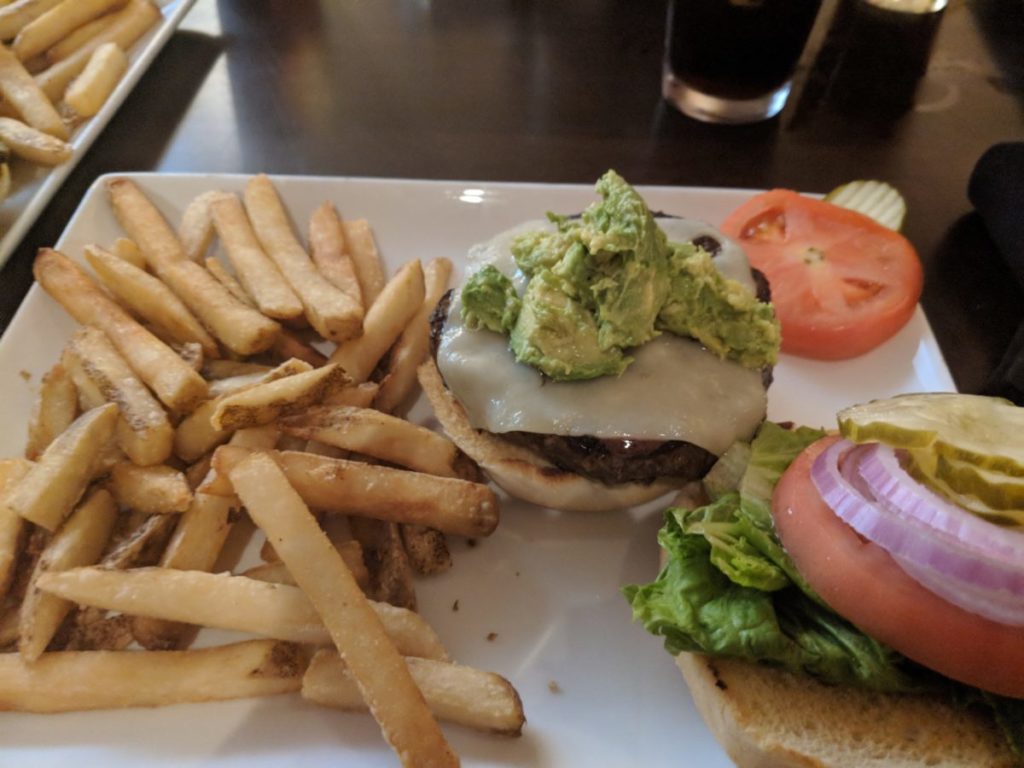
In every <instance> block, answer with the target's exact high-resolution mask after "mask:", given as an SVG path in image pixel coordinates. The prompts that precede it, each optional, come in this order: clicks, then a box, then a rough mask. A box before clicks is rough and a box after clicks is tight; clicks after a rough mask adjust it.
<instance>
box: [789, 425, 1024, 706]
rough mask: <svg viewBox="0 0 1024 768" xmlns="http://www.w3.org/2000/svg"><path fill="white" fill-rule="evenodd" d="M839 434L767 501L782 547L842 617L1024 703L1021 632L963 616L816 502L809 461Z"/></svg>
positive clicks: (922, 659)
mask: <svg viewBox="0 0 1024 768" xmlns="http://www.w3.org/2000/svg"><path fill="white" fill-rule="evenodd" d="M837 439H838V438H837V437H826V438H824V439H822V440H819V441H818V442H816V443H814V444H813V445H811V446H810V447H809V448H808V449H807V450H805V451H804V452H803V453H801V454H800V455H799V456H798V457H797V458H796V460H795V461H794V462H793V463H792V464H791V465H790V467H789V469H787V470H786V472H785V473H784V474H783V476H782V479H781V480H779V484H778V485H777V486H776V488H775V494H774V496H773V497H772V517H773V519H774V520H775V528H776V530H777V532H778V534H779V539H780V540H781V541H782V545H783V547H785V549H786V551H787V552H788V553H789V555H790V557H792V558H793V562H794V563H795V564H796V567H797V570H799V571H800V573H801V574H802V575H803V576H804V578H806V579H807V582H808V583H809V584H810V585H811V587H812V588H813V589H814V590H815V591H816V592H817V593H818V594H819V595H821V598H822V599H823V600H824V601H825V602H826V603H828V605H829V606H831V607H832V609H833V610H834V611H835V612H836V613H838V614H839V615H841V616H843V617H845V618H846V619H848V620H849V621H850V622H852V623H853V624H854V625H855V626H857V627H859V628H860V629H861V630H863V631H864V632H866V633H867V634H868V635H870V636H871V637H873V638H875V639H876V640H878V641H880V642H882V643H885V644H886V645H888V646H890V647H891V648H894V649H895V650H897V651H899V652H900V653H902V654H903V655H904V656H906V657H907V658H910V659H913V660H914V661H916V662H918V663H920V664H923V665H924V666H926V667H929V668H931V669H933V670H935V671H936V672H940V673H942V674H943V675H945V676H946V677H950V678H952V679H954V680H959V681H961V682H963V683H967V684H968V685H973V686H975V687H977V688H982V689H984V690H986V691H991V692H993V693H998V694H1002V695H1004V696H1013V697H1016V698H1024V627H1011V626H1007V625H1005V624H998V623H996V622H994V621H990V620H988V619H984V618H982V617H981V616H977V615H975V614H973V613H968V612H967V611H965V610H963V609H962V608H958V607H957V606H955V605H953V604H952V603H948V602H946V601H945V600H943V599H942V598H941V597H939V596H938V595H936V594H935V593H933V592H930V591H929V590H927V589H925V588H924V587H922V586H921V585H920V584H918V583H917V582H916V581H914V580H913V579H912V578H911V577H910V576H908V575H907V574H906V573H905V572H904V571H903V569H902V568H900V567H899V565H897V564H896V561H895V560H893V559H892V558H891V557H890V556H889V554H888V553H887V552H886V551H885V550H883V549H882V548H881V547H878V546H876V545H874V544H872V543H871V542H869V541H866V540H864V539H863V538H861V537H860V536H859V535H858V534H857V533H856V532H855V531H854V530H853V529H852V528H850V527H849V526H848V525H847V524H846V523H844V522H843V521H842V520H841V519H840V518H839V517H838V516H836V514H835V513H834V512H833V511H832V510H831V509H830V508H829V507H828V505H826V504H825V502H824V501H822V500H821V496H819V494H818V490H817V488H815V487H814V483H813V481H812V480H811V474H810V473H811V465H812V464H813V463H814V459H815V458H816V457H817V456H818V454H820V453H821V452H822V451H823V450H825V449H826V448H827V447H828V446H829V445H831V444H832V443H833V442H834V441H835V440H837Z"/></svg>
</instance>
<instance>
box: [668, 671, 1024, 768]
mask: <svg viewBox="0 0 1024 768" xmlns="http://www.w3.org/2000/svg"><path fill="white" fill-rule="evenodd" d="M676 663H677V664H678V666H679V668H680V669H681V670H682V672H683V677H684V678H685V679H686V682H687V684H688V685H689V687H690V692H691V694H692V695H693V699H694V702H695V703H696V705H697V709H698V710H699V711H700V713H701V716H702V717H703V718H704V722H705V723H706V724H707V726H708V728H709V729H710V730H711V732H712V733H713V734H714V735H715V738H717V739H718V741H719V742H720V743H721V744H722V746H723V747H724V748H725V751H726V753H727V754H728V755H729V757H730V758H732V759H733V761H735V763H736V765H737V766H739V767H740V768H793V767H795V766H800V768H808V767H810V766H814V767H815V768H819V767H820V768H825V767H827V768H840V767H841V766H868V767H872V768H874V767H877V768H883V767H884V768H911V767H913V768H922V767H923V766H945V767H946V768H968V766H971V767H972V768H1010V767H1011V766H1020V762H1019V761H1017V760H1015V759H1014V757H1013V755H1012V754H1011V753H1010V750H1009V747H1008V746H1007V744H1006V741H1005V739H1004V737H1003V736H1002V734H1001V733H999V731H998V729H997V728H996V726H995V724H994V723H993V722H992V720H991V718H990V717H988V716H987V715H986V714H985V713H983V712H979V711H974V710H964V709H959V708H956V707H954V706H952V705H951V704H948V703H946V702H944V701H942V700H940V699H937V698H935V697H930V696H923V695H920V696H919V695H912V694H883V693H874V692H871V691H865V690H861V689H856V688H848V687H840V686H826V685H824V684H822V683H819V682H817V681H815V680H812V679H811V678H806V677H798V676H796V675H793V674H790V673H788V672H785V671H783V670H780V669H774V668H770V667H766V666H764V665H760V664H752V663H750V662H745V661H738V660H735V659H709V658H708V657H706V656H698V655H694V654H689V653H684V654H680V655H679V656H678V657H677V659H676Z"/></svg>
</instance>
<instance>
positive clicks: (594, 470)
mask: <svg viewBox="0 0 1024 768" xmlns="http://www.w3.org/2000/svg"><path fill="white" fill-rule="evenodd" d="M597 192H598V194H599V195H600V197H601V199H600V200H599V201H597V202H595V203H594V204H592V205H591V206H590V207H588V208H587V209H586V210H585V211H584V212H583V213H582V214H581V215H579V216H575V217H566V216H557V215H553V214H549V217H548V220H546V221H534V222H527V223H526V224H523V225H521V226H519V227H516V228H514V229H512V230H510V231H507V232H504V233H502V234H500V235H498V236H497V237H495V238H494V239H492V240H491V241H489V242H487V243H483V244H481V245H478V246H476V247H474V248H473V249H472V250H471V251H470V254H469V259H470V263H471V269H470V274H469V276H468V278H467V280H466V282H465V284H464V285H463V286H462V287H461V288H460V289H458V290H456V291H454V292H452V293H450V294H449V295H448V296H446V297H445V299H444V300H443V301H442V302H441V304H440V305H439V307H438V310H437V312H435V315H434V322H433V339H434V358H433V361H431V362H428V363H427V364H425V366H424V367H423V369H422V370H421V372H420V378H421V383H422V384H423V387H424V391H425V392H426V394H427V395H428V397H429V399H430V400H431V403H432V405H433V407H434V410H435V413H436V414H437V416H438V419H439V421H440V422H441V425H442V427H443V428H444V429H445V431H446V432H447V433H448V434H449V436H451V437H452V439H453V440H454V441H455V442H456V443H457V444H458V445H459V447H460V448H461V449H462V450H463V451H464V452H465V453H467V454H468V455H469V456H470V457H472V458H473V459H475V460H476V461H477V463H478V464H479V465H480V466H481V467H482V468H483V469H484V470H485V471H486V472H487V473H488V474H489V475H490V477H491V478H492V479H493V480H494V481H495V482H496V483H497V484H498V485H499V486H501V487H502V488H504V489H505V490H506V491H507V492H509V493H510V494H511V495H513V496H516V497H519V498H522V499H525V500H527V501H530V502H533V503H536V504H539V505H541V506H545V507H552V508H556V509H564V510H578V511H588V510H593V511H596V510H607V509H616V508H622V507H627V506H632V505H634V504H638V503H641V502H644V501H648V500H650V499H653V498H656V497H658V496H661V495H663V494H665V493H666V492H668V491H669V490H671V489H672V488H674V487H677V486H679V485H681V484H683V483H686V482H691V481H693V480H696V479H699V478H701V477H703V475H704V474H705V473H706V472H707V471H708V470H709V469H710V467H711V466H712V465H713V464H714V463H715V461H716V460H717V457H718V456H719V455H721V453H722V452H724V451H725V449H726V448H728V446H729V445H731V444H732V443H734V442H735V441H737V440H744V439H749V438H750V437H751V436H752V435H753V433H754V431H755V430H756V429H757V427H758V425H759V424H760V423H761V422H762V421H763V420H764V418H765V412H766V401H767V398H766V394H765V392H766V388H767V386H768V384H769V382H770V380H771V367H772V365H773V364H774V363H775V360H776V356H777V354H778V349H779V340H780V334H779V326H778V322H777V320H776V318H775V315H774V311H773V309H772V306H771V304H770V301H769V298H770V297H769V292H768V286H767V282H766V281H765V280H764V278H763V276H761V275H759V274H757V273H755V272H754V271H753V270H752V269H751V267H750V265H749V262H748V261H747V259H746V255H745V254H744V252H743V250H742V249H741V248H740V247H739V246H737V245H736V244H735V243H733V242H732V241H730V240H729V239H727V238H726V237H725V236H723V235H722V234H721V233H720V232H718V231H717V230H715V229H714V228H713V227H711V226H709V225H707V224H704V223H702V222H696V221H692V220H687V219H680V218H673V217H669V216H665V215H655V214H653V213H652V212H651V211H650V210H649V209H648V207H647V205H646V204H645V202H644V200H643V199H642V197H641V196H640V195H639V194H638V193H637V192H636V190H635V189H633V188H632V187H631V186H630V185H629V184H627V183H626V182H625V180H623V179H622V177H620V176H619V175H618V174H616V173H615V172H614V171H609V172H608V173H606V174H605V175H604V176H603V177H602V178H601V179H600V180H599V181H598V183H597Z"/></svg>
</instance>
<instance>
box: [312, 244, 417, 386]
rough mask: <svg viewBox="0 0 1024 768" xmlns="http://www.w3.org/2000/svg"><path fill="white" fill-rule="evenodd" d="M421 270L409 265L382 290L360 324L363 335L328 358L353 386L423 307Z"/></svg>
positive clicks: (368, 375)
mask: <svg viewBox="0 0 1024 768" xmlns="http://www.w3.org/2000/svg"><path fill="white" fill-rule="evenodd" d="M423 294H424V286H423V267H422V265H421V264H420V263H419V261H410V262H409V263H408V264H406V265H405V266H404V267H402V268H401V269H400V270H398V272H397V273H396V274H395V276H394V277H393V278H391V281H390V282H389V283H388V284H387V285H386V286H384V290H383V291H381V293H380V296H378V297H377V300H376V301H375V302H374V303H373V306H371V307H370V308H369V309H368V310H367V312H366V317H365V318H364V320H363V335H362V336H360V337H359V338H357V339H351V340H349V341H346V342H344V343H343V344H341V345H340V346H339V347H338V348H337V349H336V350H335V351H334V354H332V355H331V362H332V363H340V364H341V365H342V367H343V368H344V369H345V371H346V372H347V373H348V375H349V376H351V377H352V380H353V381H355V382H356V383H359V382H362V381H366V380H367V379H368V378H369V377H370V374H371V373H373V369H374V368H375V367H376V366H377V363H378V362H379V361H380V359H381V358H382V357H384V354H385V353H386V352H387V351H388V349H390V348H391V345H392V344H394V343H395V341H396V340H397V339H398V337H399V336H400V335H401V333H402V331H403V329H404V328H405V326H406V325H408V324H409V321H410V320H411V319H412V317H413V315H415V314H416V312H417V311H418V310H419V309H420V307H421V306H422V305H423Z"/></svg>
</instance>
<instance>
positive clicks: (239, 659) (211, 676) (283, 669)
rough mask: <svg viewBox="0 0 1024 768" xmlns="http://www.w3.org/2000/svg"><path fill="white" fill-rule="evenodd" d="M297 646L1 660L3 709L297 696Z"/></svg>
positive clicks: (258, 644) (260, 643)
mask: <svg viewBox="0 0 1024 768" xmlns="http://www.w3.org/2000/svg"><path fill="white" fill-rule="evenodd" d="M305 667H306V660H305V658H304V657H303V655H302V652H301V651H300V650H299V649H298V648H296V647H295V646H292V645H289V644H287V643H281V642H278V641H274V640H250V641H247V642H242V643H233V644H231V645H220V646H216V647H214V648H201V649H199V650H191V651H162V652H153V651H143V652H140V651H64V652H57V653H47V654H45V655H43V656H42V657H40V658H39V659H37V660H36V661H35V662H34V663H32V664H26V663H25V662H24V661H23V660H22V659H21V658H20V657H19V656H18V655H16V654H11V653H8V654H0V710H13V711H19V712H74V711H78V710H86V709H120V708H124V707H163V706H167V705H169V704H182V703H185V702H193V701H224V700H227V699H241V698H247V697H250V696H270V695H273V694H278V693H290V692H292V691H297V690H299V688H300V687H301V684H302V673H303V671H304V670H305Z"/></svg>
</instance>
